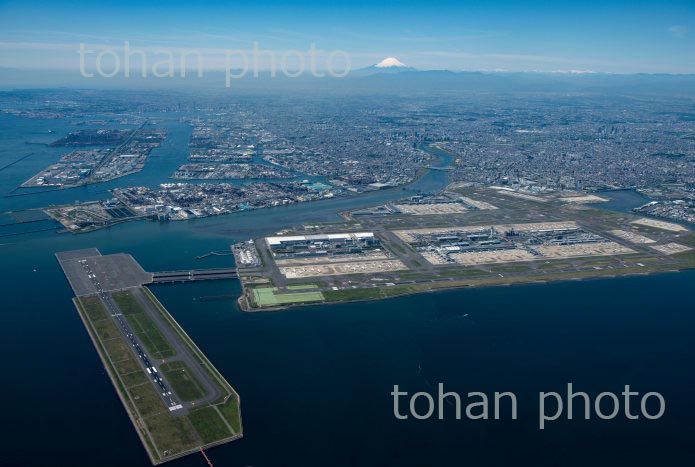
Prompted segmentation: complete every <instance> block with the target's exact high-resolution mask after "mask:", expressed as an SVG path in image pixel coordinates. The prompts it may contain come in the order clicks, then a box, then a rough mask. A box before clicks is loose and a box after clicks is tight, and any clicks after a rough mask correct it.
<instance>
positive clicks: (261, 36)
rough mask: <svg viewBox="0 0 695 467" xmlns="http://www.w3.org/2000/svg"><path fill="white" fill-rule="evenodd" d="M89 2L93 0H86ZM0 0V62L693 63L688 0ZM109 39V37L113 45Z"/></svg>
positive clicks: (689, 69)
mask: <svg viewBox="0 0 695 467" xmlns="http://www.w3.org/2000/svg"><path fill="white" fill-rule="evenodd" d="M94 3H96V2H94ZM94 3H92V2H81V1H71V2H64V1H59V0H57V1H54V2H51V3H50V4H48V5H47V2H28V1H0V67H13V68H33V69H36V68H58V69H77V67H78V64H79V60H78V54H77V50H78V47H79V43H85V44H87V46H88V47H89V48H92V49H94V50H97V51H98V50H102V49H103V48H106V47H112V48H117V50H122V46H123V43H124V41H129V42H130V44H131V46H132V47H134V48H142V49H143V50H146V51H148V52H152V51H155V50H159V49H168V50H172V51H174V52H175V51H177V50H181V49H196V50H199V51H200V52H201V53H202V54H204V55H205V56H206V60H207V58H209V61H206V66H210V67H215V66H221V65H220V64H221V61H220V60H221V59H222V52H223V51H224V50H225V49H248V48H250V47H251V45H252V43H253V42H254V41H257V42H258V43H259V45H260V47H261V48H262V49H267V50H273V51H278V52H282V51H286V50H288V49H296V50H300V51H304V50H307V49H308V48H309V46H310V45H311V44H312V43H314V44H316V47H317V48H319V49H322V50H326V51H329V50H338V49H339V50H342V51H345V52H347V53H348V54H349V56H350V59H351V64H352V67H353V68H358V67H362V66H367V65H370V64H372V63H375V62H378V61H379V60H381V59H382V58H384V57H387V56H395V57H398V58H399V59H400V60H401V61H403V62H405V63H406V64H408V65H411V66H414V67H417V68H421V69H450V70H508V71H558V70H563V71H568V70H592V71H600V72H613V73H634V72H646V73H695V1H694V0H691V1H667V2H656V1H650V2H644V1H643V2H640V1H611V0H607V1H603V2H587V1H585V2H578V1H569V2H534V1H526V2H520V1H517V2H510V1H492V0H491V1H466V0H461V1H457V2H442V1H436V0H431V1H400V2H395V1H392V2H384V1H381V2H377V1H362V2H360V1H352V2H343V1H322V2H313V1H304V2H283V1H246V2H190V1H188V2H179V1H176V0H170V1H166V2H164V1H162V2H132V1H129V0H123V1H118V2H112V1H106V2H99V4H98V5H95V4H94ZM118 48H120V49H118Z"/></svg>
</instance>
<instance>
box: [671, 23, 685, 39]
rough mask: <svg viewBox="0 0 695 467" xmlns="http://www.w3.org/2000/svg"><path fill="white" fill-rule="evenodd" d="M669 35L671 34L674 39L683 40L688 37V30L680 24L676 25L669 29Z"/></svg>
mask: <svg viewBox="0 0 695 467" xmlns="http://www.w3.org/2000/svg"><path fill="white" fill-rule="evenodd" d="M668 33H669V34H671V35H672V36H673V37H678V38H683V37H685V36H686V35H688V28H687V27H686V26H682V25H680V24H674V25H673V26H671V27H670V28H668Z"/></svg>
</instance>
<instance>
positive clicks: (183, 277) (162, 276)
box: [152, 268, 239, 284]
mask: <svg viewBox="0 0 695 467" xmlns="http://www.w3.org/2000/svg"><path fill="white" fill-rule="evenodd" d="M238 277H239V276H238V275H237V272H236V269H233V268H216V269H189V270H184V271H160V272H153V273H152V284H165V283H169V282H190V281H205V280H213V279H236V278H238Z"/></svg>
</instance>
